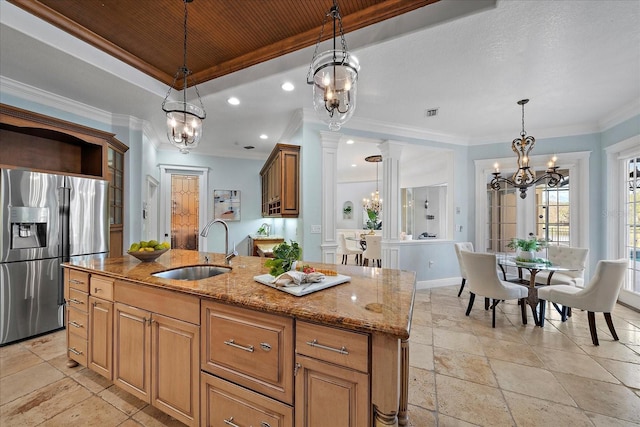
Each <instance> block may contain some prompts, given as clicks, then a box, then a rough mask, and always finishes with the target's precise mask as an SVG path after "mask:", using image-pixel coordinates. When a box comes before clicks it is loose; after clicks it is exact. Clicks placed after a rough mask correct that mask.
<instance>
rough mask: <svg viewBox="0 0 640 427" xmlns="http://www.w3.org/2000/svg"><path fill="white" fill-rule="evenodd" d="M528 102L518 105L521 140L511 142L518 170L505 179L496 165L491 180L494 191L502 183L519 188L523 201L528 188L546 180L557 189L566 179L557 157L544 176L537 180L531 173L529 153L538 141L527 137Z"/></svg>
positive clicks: (526, 100)
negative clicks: (525, 125)
mask: <svg viewBox="0 0 640 427" xmlns="http://www.w3.org/2000/svg"><path fill="white" fill-rule="evenodd" d="M527 102H529V100H528V99H522V100H520V101H518V105H521V106H522V131H521V132H520V138H516V139H514V140H513V142H511V149H512V150H513V152H514V153H516V155H517V156H518V160H517V161H518V170H517V171H516V172H515V173H514V174H513V176H512V177H511V179H509V178H503V177H502V176H500V170H499V169H498V164H497V163H496V164H495V165H494V167H495V172H493V173H492V174H493V179H492V180H491V188H493V189H494V190H500V183H501V182H504V183H507V184H509V185H511V186H513V187H516V188H519V189H520V198H521V199H525V198H526V197H527V188H529V187H531V186H532V185H536V184H537V183H539V182H540V181H542V180H544V179H548V180H549V181H548V182H547V185H548V186H549V187H555V186H556V185H558V184H559V183H560V182H561V181H562V180H563V179H564V176H563V175H562V174H561V173H560V172H558V170H557V169H558V167H557V166H556V165H555V161H556V158H555V156H554V157H553V159H552V160H551V161H550V162H549V163H548V167H547V170H546V172H545V173H544V175H541V176H539V177H537V178H536V176H535V173H534V172H531V169H530V168H529V153H530V152H531V150H532V149H533V146H534V145H535V143H536V139H535V138H534V137H532V136H527V132H525V130H524V105H525V104H526V103H527Z"/></svg>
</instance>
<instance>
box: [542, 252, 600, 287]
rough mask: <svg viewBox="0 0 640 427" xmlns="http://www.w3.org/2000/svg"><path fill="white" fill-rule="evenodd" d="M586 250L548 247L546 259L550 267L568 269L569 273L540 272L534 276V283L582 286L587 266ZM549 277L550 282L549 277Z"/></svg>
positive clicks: (587, 253)
mask: <svg viewBox="0 0 640 427" xmlns="http://www.w3.org/2000/svg"><path fill="white" fill-rule="evenodd" d="M588 255H589V249H588V248H575V247H569V246H549V248H548V249H547V258H548V259H549V261H550V262H551V265H553V266H556V267H566V268H570V269H571V270H569V271H562V272H560V271H557V272H555V273H552V272H550V271H540V272H538V274H536V283H540V284H544V285H547V284H548V285H570V286H583V285H584V270H585V268H586V264H587V256H588ZM550 275H551V280H549V276H550Z"/></svg>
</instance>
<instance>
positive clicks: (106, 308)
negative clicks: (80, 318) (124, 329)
mask: <svg viewBox="0 0 640 427" xmlns="http://www.w3.org/2000/svg"><path fill="white" fill-rule="evenodd" d="M88 347H89V348H88V352H89V354H88V357H89V362H88V363H89V368H90V369H92V370H93V371H95V372H97V373H99V374H100V375H102V376H103V377H105V378H107V379H108V380H111V379H112V369H111V367H112V364H111V362H112V355H113V352H112V349H113V303H112V302H110V301H105V300H103V299H100V298H96V297H89V336H88Z"/></svg>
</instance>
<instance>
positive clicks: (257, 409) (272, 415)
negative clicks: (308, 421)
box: [201, 373, 293, 427]
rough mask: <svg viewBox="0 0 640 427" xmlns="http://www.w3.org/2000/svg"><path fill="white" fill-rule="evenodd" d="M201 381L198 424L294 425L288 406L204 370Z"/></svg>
mask: <svg viewBox="0 0 640 427" xmlns="http://www.w3.org/2000/svg"><path fill="white" fill-rule="evenodd" d="M201 384H202V386H201V387H202V391H201V399H202V402H201V408H202V409H203V410H202V423H201V425H206V426H222V425H237V426H256V427H267V426H269V427H293V408H292V407H291V406H288V405H285V404H284V403H281V402H278V401H276V400H273V399H270V398H268V397H265V396H263V395H261V394H258V393H255V392H253V391H250V390H248V389H246V388H243V387H240V386H237V385H235V384H232V383H230V382H227V381H225V380H222V379H220V378H217V377H214V376H212V375H209V374H206V373H202V374H201ZM230 423H232V424H230Z"/></svg>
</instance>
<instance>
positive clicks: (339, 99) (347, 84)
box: [307, 0, 360, 131]
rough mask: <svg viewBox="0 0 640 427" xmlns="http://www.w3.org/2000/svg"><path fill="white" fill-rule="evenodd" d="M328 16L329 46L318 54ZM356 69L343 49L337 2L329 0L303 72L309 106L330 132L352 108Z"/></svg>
mask: <svg viewBox="0 0 640 427" xmlns="http://www.w3.org/2000/svg"><path fill="white" fill-rule="evenodd" d="M329 17H331V18H332V19H333V49H332V50H327V51H325V52H322V53H320V54H318V46H320V41H321V40H322V34H323V32H324V26H325V24H326V23H327V19H328V18H329ZM336 24H337V29H338V30H339V34H340V42H341V48H340V49H336ZM359 70H360V63H359V62H358V59H357V58H356V57H355V56H353V55H351V54H350V53H349V52H348V51H347V42H346V40H345V39H344V31H343V29H342V17H341V16H340V11H339V9H338V1H337V0H333V6H332V7H331V9H330V10H329V12H328V13H327V14H326V15H325V17H324V21H322V28H321V29H320V36H319V37H318V42H317V43H316V49H315V51H314V52H313V58H312V59H311V65H310V66H309V72H308V73H307V84H310V85H313V108H314V109H315V110H316V113H317V114H318V115H319V116H320V118H321V119H322V120H323V121H324V122H326V123H328V124H329V129H331V130H333V131H337V130H339V129H340V127H341V126H342V125H343V124H344V123H346V122H347V120H349V119H350V118H351V116H353V112H354V111H355V109H356V88H357V83H358V71H359ZM312 76H313V77H312Z"/></svg>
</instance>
